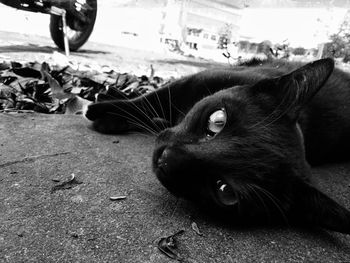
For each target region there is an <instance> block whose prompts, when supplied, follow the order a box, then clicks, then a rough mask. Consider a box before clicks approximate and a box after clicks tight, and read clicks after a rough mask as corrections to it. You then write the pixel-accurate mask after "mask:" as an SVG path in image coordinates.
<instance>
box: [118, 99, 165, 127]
mask: <svg viewBox="0 0 350 263" xmlns="http://www.w3.org/2000/svg"><path fill="white" fill-rule="evenodd" d="M120 94H121V95H122V96H123V97H124V98H125V100H127V101H128V102H130V103H131V104H132V105H133V106H134V107H135V108H136V109H137V110H138V111H139V112H140V113H141V114H143V115H144V116H145V117H146V118H147V119H149V120H150V122H151V123H153V120H152V119H151V117H150V116H149V115H148V114H147V112H146V111H145V110H143V109H141V108H140V107H138V106H137V105H136V103H135V102H134V101H133V100H132V99H130V98H128V97H127V96H126V95H125V94H124V93H123V92H120ZM143 98H145V96H144V97H143ZM147 103H148V104H149V105H151V104H150V103H149V101H147ZM113 105H114V106H116V105H115V104H113ZM151 106H152V105H151ZM152 108H153V107H152ZM153 110H154V108H153ZM150 112H151V111H150ZM155 112H156V111H155ZM156 113H157V112H156ZM155 126H156V127H157V128H158V129H159V131H160V130H161V129H160V128H159V127H158V125H156V124H155ZM159 131H157V132H159Z"/></svg>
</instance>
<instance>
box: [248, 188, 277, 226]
mask: <svg viewBox="0 0 350 263" xmlns="http://www.w3.org/2000/svg"><path fill="white" fill-rule="evenodd" d="M246 186H247V187H248V188H249V190H250V191H251V193H253V194H254V195H255V196H256V197H257V198H258V199H259V201H260V203H261V204H262V205H263V207H264V211H265V213H266V215H267V216H268V219H269V220H271V218H272V217H271V213H270V209H269V207H268V206H267V205H266V203H265V201H264V199H263V198H262V197H261V195H260V194H259V193H258V192H257V191H256V190H255V188H254V187H253V185H251V184H247V185H246Z"/></svg>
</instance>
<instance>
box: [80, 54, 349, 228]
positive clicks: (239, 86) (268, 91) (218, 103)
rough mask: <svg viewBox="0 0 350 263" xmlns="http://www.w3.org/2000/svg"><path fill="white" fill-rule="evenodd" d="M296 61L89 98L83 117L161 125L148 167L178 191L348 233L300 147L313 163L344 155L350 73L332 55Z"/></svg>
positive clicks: (227, 207) (104, 128)
mask: <svg viewBox="0 0 350 263" xmlns="http://www.w3.org/2000/svg"><path fill="white" fill-rule="evenodd" d="M301 66H302V65H301V64H299V63H288V62H284V61H278V60H277V61H273V62H259V61H255V62H251V63H247V64H245V65H242V66H239V67H236V68H233V69H221V70H209V71H204V72H201V73H198V74H195V75H192V76H189V77H185V78H183V79H180V80H177V81H175V82H173V83H171V84H169V85H168V86H166V87H163V88H161V89H159V90H157V91H156V92H153V93H151V94H148V95H146V96H143V97H139V98H136V99H133V100H128V101H120V100H119V101H108V102H101V103H97V104H93V105H91V106H90V107H89V109H88V111H87V113H86V116H87V117H88V118H89V119H91V120H93V121H94V127H95V128H96V129H97V130H98V131H101V132H108V133H112V132H113V133H118V132H125V131H130V130H134V129H137V128H140V127H141V126H142V127H143V128H145V129H146V130H152V131H153V130H157V131H159V130H164V131H163V132H161V133H160V134H159V136H158V138H157V142H156V149H155V151H154V155H153V167H154V172H155V173H156V175H157V177H158V179H159V180H160V181H161V183H162V184H163V185H164V186H166V187H167V188H168V189H169V190H170V191H171V192H172V193H174V194H176V195H179V196H183V197H185V198H187V199H190V200H193V201H195V202H197V203H199V204H201V205H204V206H206V207H210V208H211V209H213V210H215V211H219V212H221V213H223V214H224V215H229V217H232V218H240V219H243V220H248V219H249V220H250V219H252V220H253V221H254V219H256V218H259V220H262V221H269V222H271V221H280V220H282V221H287V222H288V223H289V222H297V223H306V224H316V225H319V226H321V227H325V228H328V229H331V230H335V231H339V232H344V233H350V212H349V211H347V210H346V209H345V208H343V207H341V206H340V205H338V204H336V203H335V202H334V201H333V200H332V199H330V198H328V197H327V196H325V195H324V194H323V193H321V192H320V191H318V190H317V189H316V188H315V187H314V186H313V185H312V183H311V173H310V170H309V165H308V163H307V162H306V160H305V151H306V159H307V160H308V161H309V162H310V163H312V164H313V163H322V162H325V161H330V160H335V159H342V158H344V157H346V156H348V155H349V152H350V74H347V73H344V72H343V71H340V70H338V69H335V70H334V71H333V62H332V61H331V60H322V61H318V62H315V63H313V64H308V65H306V66H304V67H302V68H300V67H301ZM332 71H333V73H332ZM291 72H292V73H291ZM159 119H162V120H161V121H159ZM165 125H168V126H173V128H168V129H165V128H166V127H165Z"/></svg>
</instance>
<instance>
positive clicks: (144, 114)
mask: <svg viewBox="0 0 350 263" xmlns="http://www.w3.org/2000/svg"><path fill="white" fill-rule="evenodd" d="M129 102H131V103H132V105H134V107H135V108H136V109H138V110H139V112H140V113H142V115H143V116H145V117H146V118H147V119H148V120H149V121H150V123H153V124H154V125H155V126H156V127H157V128H158V131H155V133H158V132H159V131H160V128H159V127H158V125H156V124H155V123H154V122H153V120H152V119H151V118H150V117H149V116H148V115H147V113H145V112H144V111H142V110H141V109H140V108H139V107H138V106H137V105H136V104H135V103H134V102H132V101H131V100H129ZM112 105H113V106H114V107H117V108H118V109H119V110H121V111H123V112H125V113H127V114H128V115H130V116H131V117H132V118H134V119H135V120H137V121H138V122H140V123H142V124H143V125H145V126H147V127H150V126H149V125H147V124H146V123H145V122H144V121H142V120H140V119H139V118H137V117H136V116H134V115H132V114H131V113H129V112H128V111H126V110H124V109H122V108H121V107H119V106H118V105H116V104H112Z"/></svg>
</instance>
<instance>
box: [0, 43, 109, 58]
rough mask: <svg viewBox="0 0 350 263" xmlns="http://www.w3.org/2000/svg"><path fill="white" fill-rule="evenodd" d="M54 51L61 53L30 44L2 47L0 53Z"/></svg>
mask: <svg viewBox="0 0 350 263" xmlns="http://www.w3.org/2000/svg"><path fill="white" fill-rule="evenodd" d="M54 51H61V50H60V49H58V48H55V47H51V46H42V45H36V44H28V45H8V46H0V53H8V52H11V53H18V52H32V53H46V54H51V53H53V52H54ZM108 53H109V52H107V51H99V50H90V49H84V48H82V49H81V50H79V52H73V54H76V55H79V54H81V55H84V54H108Z"/></svg>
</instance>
